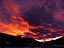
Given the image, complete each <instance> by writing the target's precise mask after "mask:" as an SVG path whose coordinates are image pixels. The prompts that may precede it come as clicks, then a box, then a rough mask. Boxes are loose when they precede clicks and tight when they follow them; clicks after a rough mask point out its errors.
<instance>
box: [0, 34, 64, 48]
mask: <svg viewBox="0 0 64 48" xmlns="http://www.w3.org/2000/svg"><path fill="white" fill-rule="evenodd" d="M0 47H4V48H6V47H7V48H63V47H64V38H60V39H57V40H55V41H49V42H45V43H42V42H37V41H36V40H34V39H32V38H21V37H16V36H12V35H7V34H3V33H0Z"/></svg>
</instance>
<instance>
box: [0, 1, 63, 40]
mask: <svg viewBox="0 0 64 48" xmlns="http://www.w3.org/2000/svg"><path fill="white" fill-rule="evenodd" d="M3 3H4V6H5V8H6V10H7V12H8V13H9V14H10V15H9V16H10V20H11V21H10V23H8V22H7V21H6V20H5V21H6V22H3V21H0V32H1V33H6V34H10V35H13V36H20V37H26V35H27V33H28V34H29V35H27V36H29V37H31V38H33V39H35V40H37V41H38V39H40V38H41V39H40V40H42V41H43V40H44V41H49V40H51V38H50V39H48V38H47V37H48V36H50V37H51V36H52V35H51V33H52V32H58V34H60V36H62V35H64V34H63V32H62V30H61V29H56V28H49V27H48V28H46V27H45V26H33V25H30V24H29V23H28V22H27V21H26V20H25V19H24V18H23V16H22V9H21V7H20V6H19V5H18V4H16V3H15V2H14V0H3ZM29 6H30V5H29ZM29 6H28V7H29ZM28 7H27V9H28ZM45 8H47V7H46V6H45ZM47 10H48V8H47ZM20 12H21V15H20ZM63 13H64V11H61V12H60V11H59V12H56V13H54V18H55V19H57V20H61V21H63V20H64V17H63V15H62V14H63ZM61 15H62V16H61ZM9 16H7V15H5V14H4V13H1V12H0V19H2V18H3V17H9ZM3 20H4V19H3ZM63 22H64V21H63ZM49 26H50V27H52V24H49ZM38 28H39V29H44V28H45V29H48V30H49V31H50V32H49V33H48V34H44V33H42V34H43V35H39V34H41V33H40V32H32V31H31V30H30V29H38ZM42 32H43V31H42ZM60 32H62V34H61V33H60ZM45 39H48V40H45ZM52 40H53V39H52Z"/></svg>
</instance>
